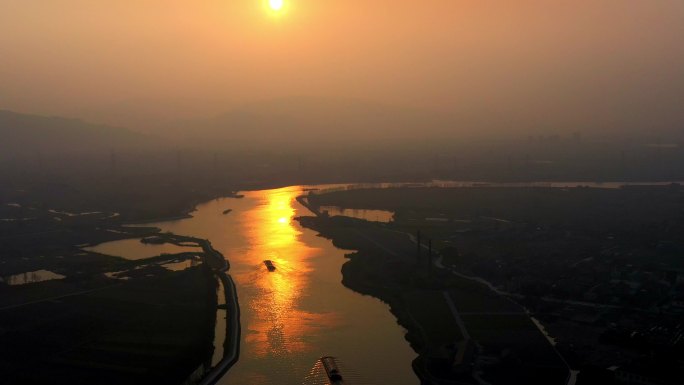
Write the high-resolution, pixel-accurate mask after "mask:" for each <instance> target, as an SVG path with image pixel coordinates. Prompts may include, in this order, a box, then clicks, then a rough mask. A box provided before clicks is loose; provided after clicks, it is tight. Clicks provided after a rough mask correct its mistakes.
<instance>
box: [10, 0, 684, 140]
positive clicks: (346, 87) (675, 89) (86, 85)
mask: <svg viewBox="0 0 684 385" xmlns="http://www.w3.org/2000/svg"><path fill="white" fill-rule="evenodd" d="M286 3H287V5H286V8H287V9H286V10H285V11H284V12H283V13H282V14H277V15H275V14H273V13H271V12H269V11H268V10H267V9H266V7H265V3H264V1H262V0H221V1H219V0H196V1H180V0H163V1H162V0H100V1H93V0H49V1H47V0H0V109H10V110H17V111H23V112H35V113H48V114H59V115H68V116H75V117H86V118H88V119H91V120H99V121H104V122H113V123H118V124H130V125H133V126H135V125H136V124H138V125H139V124H142V123H141V122H146V121H148V120H155V119H161V118H165V119H166V118H168V119H169V120H172V119H176V118H186V117H192V116H201V115H211V114H217V113H220V112H223V111H226V110H229V109H230V108H232V107H234V106H237V105H240V104H242V103H247V102H251V101H258V100H264V99H272V98H280V97H288V96H293V95H314V96H319V95H320V96H325V97H345V98H362V99H369V100H375V101H380V102H383V103H389V104H398V105H406V106H414V107H420V108H424V109H427V110H435V111H440V112H447V113H451V114H456V115H458V114H478V113H480V114H483V115H489V116H500V117H501V120H500V121H496V122H494V123H492V124H501V125H502V126H503V125H506V124H507V122H508V123H509V124H511V125H512V126H516V125H517V124H518V123H519V124H542V125H543V124H548V125H554V124H558V125H564V124H580V123H582V124H595V125H596V126H602V125H620V124H638V125H640V126H642V127H646V125H648V124H653V125H655V126H660V125H662V126H676V125H679V126H680V127H681V125H682V122H683V121H684V120H683V119H682V113H681V111H680V110H681V109H682V105H684V1H681V0H574V1H548V0H544V1H542V0H534V1H532V0H520V1H509V0H506V1H482V0H478V1H475V0H472V1H461V0H425V1H415V0H373V1H369V0H286Z"/></svg>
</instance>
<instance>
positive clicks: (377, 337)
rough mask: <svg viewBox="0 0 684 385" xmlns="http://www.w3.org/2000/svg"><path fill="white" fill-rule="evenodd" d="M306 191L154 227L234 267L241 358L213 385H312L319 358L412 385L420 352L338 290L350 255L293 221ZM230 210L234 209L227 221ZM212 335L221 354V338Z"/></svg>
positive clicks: (220, 207) (384, 309) (249, 200)
mask: <svg viewBox="0 0 684 385" xmlns="http://www.w3.org/2000/svg"><path fill="white" fill-rule="evenodd" d="M302 190H303V188H302V187H286V188H281V189H275V190H265V191H253V192H245V193H244V195H245V197H244V198H242V199H232V198H226V199H217V200H213V201H210V202H207V203H204V204H201V205H199V206H198V207H197V209H196V211H195V212H193V213H192V216H193V217H192V218H188V219H183V220H177V221H171V222H163V223H155V224H152V225H150V226H156V227H159V228H161V229H162V231H171V232H173V233H176V234H181V235H189V236H195V237H200V238H206V239H209V240H210V241H211V242H212V245H213V246H214V247H215V248H216V249H217V250H219V251H220V252H221V253H223V255H224V256H225V257H226V259H228V261H229V262H230V265H231V269H230V274H231V275H232V276H233V278H234V280H235V283H236V285H237V291H238V297H239V302H240V310H241V324H242V337H241V339H242V340H241V346H240V360H239V361H238V362H237V364H236V365H235V366H233V368H232V369H231V370H230V371H229V372H228V374H226V375H225V376H224V378H223V379H222V380H221V381H220V382H219V383H220V384H224V385H228V384H232V385H239V384H250V385H260V384H279V385H280V384H288V385H289V384H305V385H308V384H317V385H318V384H320V383H321V382H320V380H321V378H320V377H321V376H320V373H319V374H317V373H315V372H316V371H318V372H320V365H319V366H316V360H317V359H318V358H319V357H321V356H326V355H332V356H335V357H338V358H339V359H340V362H341V363H342V364H343V365H344V367H345V368H348V370H349V371H350V374H353V377H354V378H355V379H356V381H354V383H356V384H378V385H379V384H385V383H391V384H397V385H404V384H405V385H409V384H410V385H417V384H418V383H419V381H418V379H417V378H416V376H415V374H414V373H413V371H412V369H411V361H412V360H413V359H414V358H415V357H416V354H415V353H414V352H413V350H412V349H411V348H410V346H409V344H408V342H406V340H405V339H404V334H405V330H403V329H402V328H401V327H400V326H399V325H398V324H397V323H396V319H395V318H394V316H392V314H391V313H390V311H389V307H388V306H387V305H386V304H384V303H382V302H380V301H379V300H377V299H375V298H372V297H368V296H362V295H360V294H358V293H355V292H353V291H351V290H349V289H347V288H346V287H344V286H343V285H342V283H341V280H342V274H341V271H340V270H341V267H342V264H344V262H345V261H346V260H345V258H344V254H345V253H346V251H343V250H340V249H337V248H336V247H334V246H333V245H332V243H331V242H330V241H329V240H327V239H324V238H321V237H318V236H317V233H316V232H314V231H312V230H309V229H305V228H302V227H301V226H300V225H299V223H298V222H297V221H295V220H294V218H295V217H296V216H300V215H312V214H311V213H310V212H309V211H308V210H307V209H306V208H305V207H303V206H302V205H300V204H299V203H298V202H297V201H296V199H295V198H296V197H297V196H298V195H300V194H302ZM226 209H232V210H233V211H232V212H230V213H229V214H227V215H224V214H223V212H224V210H226ZM138 244H139V242H138V243H137V244H136V243H135V242H128V243H121V249H118V250H113V249H112V246H113V245H112V244H108V245H107V247H108V251H109V252H110V253H114V254H117V255H122V256H125V255H126V254H131V253H133V254H135V250H129V249H128V248H137V247H139V246H138ZM115 249H116V248H115ZM267 259H269V260H272V261H273V263H274V264H275V266H276V270H275V271H274V272H268V270H267V269H266V267H265V266H264V264H263V261H264V260H267ZM219 314H221V313H219ZM220 318H222V317H220ZM222 322H225V321H222ZM220 326H221V325H219V327H217V329H220ZM217 337H218V339H220V341H219V340H217V341H216V342H215V346H216V347H217V353H219V352H221V349H222V346H221V345H222V344H223V340H222V338H223V336H222V335H219V336H217ZM217 358H220V354H218V357H217V355H215V358H214V359H215V360H216V359H217ZM316 368H318V369H316ZM305 379H306V380H305Z"/></svg>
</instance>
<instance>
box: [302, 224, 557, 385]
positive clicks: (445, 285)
mask: <svg viewBox="0 0 684 385" xmlns="http://www.w3.org/2000/svg"><path fill="white" fill-rule="evenodd" d="M297 219H298V220H299V221H300V223H301V224H302V226H305V227H308V228H310V229H312V230H314V231H317V232H319V233H320V234H321V236H323V237H325V238H328V239H330V240H331V241H332V242H333V244H334V245H335V246H336V247H338V248H341V249H346V250H356V251H353V252H351V253H350V254H348V255H347V258H348V259H349V261H348V262H347V263H345V264H344V265H343V266H342V275H343V280H342V283H343V284H344V285H345V286H346V287H348V288H350V289H351V290H354V291H356V292H359V293H361V294H365V295H370V296H373V297H375V298H378V299H379V300H381V301H383V302H385V303H387V304H388V305H389V306H390V311H391V312H392V314H393V315H394V316H395V317H396V318H397V322H398V324H399V325H401V326H402V327H404V328H405V329H406V330H407V334H406V336H405V338H406V340H407V341H408V342H409V343H410V344H411V347H412V348H413V349H414V350H415V351H416V352H417V353H418V354H419V356H418V358H416V360H415V361H414V362H413V368H414V371H415V372H416V374H417V375H418V377H419V378H420V380H421V381H422V383H425V384H434V385H439V384H478V383H486V382H489V381H493V383H507V381H510V383H528V384H539V385H542V384H545V385H549V384H565V383H566V380H567V377H568V370H567V368H566V367H565V365H564V364H563V363H562V361H561V360H560V359H559V358H558V356H557V355H556V354H555V353H554V351H553V349H552V347H551V346H550V345H549V344H548V342H547V341H546V339H545V338H544V336H543V335H542V334H541V333H540V332H539V331H538V329H537V328H536V327H535V326H534V324H533V323H532V321H531V320H529V317H528V316H527V314H526V313H525V311H524V309H522V308H520V307H519V306H517V305H516V304H514V303H512V302H510V301H508V300H506V299H505V298H503V297H500V296H498V295H496V294H493V293H491V292H490V291H489V290H488V289H487V288H485V287H484V286H483V285H480V284H477V283H474V282H472V281H469V280H465V279H459V278H458V277H455V276H453V275H451V274H448V273H446V272H445V271H440V270H438V269H436V268H434V269H429V268H427V265H426V264H427V262H425V261H417V260H416V259H415V258H414V257H413V255H415V244H413V243H412V242H410V240H409V239H408V237H406V236H405V235H403V234H397V233H392V232H388V231H386V230H384V229H382V230H380V231H378V229H376V228H375V227H376V226H373V225H370V224H367V223H365V221H362V220H353V219H348V218H342V217H332V218H330V217H325V216H317V217H309V216H304V217H299V218H297ZM368 234H370V235H368ZM376 239H379V240H381V241H380V242H381V243H375V240H376ZM409 256H411V257H409ZM425 257H426V255H425ZM446 296H449V298H451V297H453V296H457V298H458V301H457V303H459V305H460V306H462V308H461V307H460V306H459V310H458V311H464V312H463V313H461V315H460V317H459V315H458V313H455V312H454V311H452V309H450V306H449V302H448V301H446V300H445V298H446ZM487 315H489V318H491V319H486V318H487ZM483 317H484V318H485V319H483ZM459 318H463V319H464V320H465V325H463V324H462V323H463V321H460V320H459ZM459 321H460V322H459ZM459 323H460V324H461V325H459ZM478 324H479V325H480V326H477V325H478ZM506 329H508V331H514V332H515V333H516V334H517V335H518V337H517V338H515V339H514V340H512V341H508V346H507V348H508V349H510V351H509V352H508V354H507V357H501V356H498V355H497V354H496V352H495V350H496V349H497V348H498V346H496V345H497V340H500V339H501V338H502V337H504V335H505V334H506V331H507V330H506ZM521 336H522V337H521ZM499 343H500V342H499ZM530 346H534V349H530ZM533 368H534V369H533ZM504 372H505V375H503V374H502V373H504ZM502 376H503V377H502Z"/></svg>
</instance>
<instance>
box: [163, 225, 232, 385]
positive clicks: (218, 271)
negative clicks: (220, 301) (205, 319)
mask: <svg viewBox="0 0 684 385" xmlns="http://www.w3.org/2000/svg"><path fill="white" fill-rule="evenodd" d="M158 239H159V240H160V241H164V242H168V243H172V244H175V245H183V244H187V243H196V244H197V245H198V246H199V247H201V248H202V251H203V253H202V257H203V260H204V263H205V264H206V265H207V266H209V267H210V269H211V271H212V273H213V275H214V277H215V278H216V279H217V280H220V281H221V283H222V286H223V289H224V292H223V295H224V297H225V309H226V311H227V322H226V339H225V341H224V343H223V349H224V350H223V352H224V353H223V358H222V359H221V361H220V362H218V363H217V364H215V365H213V367H212V368H211V369H210V370H209V371H208V372H207V373H205V374H204V375H203V376H202V378H201V380H200V381H198V382H197V384H199V385H213V384H215V383H216V382H218V381H219V380H220V379H221V377H222V376H223V375H224V374H225V373H226V372H228V370H230V368H231V367H232V366H233V365H234V364H235V363H236V362H237V361H238V359H239V357H240V331H241V325H240V304H239V302H238V296H237V290H236V288H235V282H234V281H233V278H232V277H231V276H230V274H228V270H230V263H229V262H228V261H227V260H226V259H225V258H224V256H223V255H222V254H221V253H220V252H219V251H218V250H216V249H215V248H214V247H213V246H212V244H211V242H210V241H209V240H208V239H199V238H194V237H188V236H182V235H176V234H172V233H165V234H160V235H158Z"/></svg>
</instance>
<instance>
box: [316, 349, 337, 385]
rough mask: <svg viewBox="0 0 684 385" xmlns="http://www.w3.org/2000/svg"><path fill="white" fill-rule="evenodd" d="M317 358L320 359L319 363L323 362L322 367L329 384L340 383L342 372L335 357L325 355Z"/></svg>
mask: <svg viewBox="0 0 684 385" xmlns="http://www.w3.org/2000/svg"><path fill="white" fill-rule="evenodd" d="M319 360H320V361H321V364H323V368H324V369H325V373H326V375H327V376H328V380H330V384H331V385H337V384H342V373H340V368H339V367H338V366H337V362H336V361H335V357H330V356H326V357H321V358H320V359H319Z"/></svg>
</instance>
